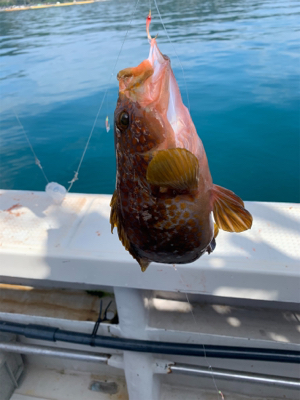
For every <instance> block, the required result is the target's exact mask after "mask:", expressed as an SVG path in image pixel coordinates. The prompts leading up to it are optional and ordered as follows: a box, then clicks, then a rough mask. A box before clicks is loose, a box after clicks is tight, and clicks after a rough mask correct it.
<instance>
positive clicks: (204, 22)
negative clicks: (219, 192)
mask: <svg viewBox="0 0 300 400" xmlns="http://www.w3.org/2000/svg"><path fill="white" fill-rule="evenodd" d="M158 4H159V7H160V11H161V14H162V16H163V20H164V23H165V26H166V28H167V30H168V32H169V36H170V37H171V39H172V41H173V43H174V45H171V44H170V43H169V41H168V38H167V36H166V34H165V32H164V30H163V28H162V26H161V23H160V21H159V18H158V16H157V14H156V12H155V9H154V5H153V4H152V11H153V20H152V21H153V22H152V25H151V32H152V33H153V34H156V33H159V39H158V43H159V46H160V48H161V50H162V51H163V53H165V54H168V55H169V56H170V57H171V60H172V66H173V69H174V71H175V75H176V77H177V80H178V83H179V85H180V88H181V91H182V95H183V100H184V102H185V104H188V99H187V95H186V90H185V84H184V79H183V74H182V71H181V67H180V63H179V61H178V58H177V56H176V54H175V50H174V48H175V49H176V53H177V54H178V56H179V59H180V61H181V64H182V66H183V69H184V72H185V81H186V87H187V92H188V95H189V103H190V110H191V115H192V118H193V121H194V123H195V125H196V129H197V131H198V134H199V135H200V137H201V139H202V141H203V143H204V146H205V149H206V152H207V155H208V160H209V164H210V168H211V172H212V176H213V179H214V182H215V183H217V184H219V185H221V186H225V187H227V188H230V189H232V190H234V191H235V192H236V193H237V194H239V195H240V196H242V197H243V198H244V199H246V200H259V201H286V202H298V201H299V153H300V149H299V105H300V96H299V58H300V57H299V54H300V52H299V50H300V49H299V36H300V35H299V24H298V22H299V15H300V2H299V1H287V0H275V1H268V0H256V1H254V0H248V1H244V0H235V1H230V0H227V1H225V0H223V1H222V0H220V1H214V0H203V1H199V0H194V1H193V0H186V1H184V2H183V1H180V0H178V1H170V0H158ZM134 6H135V2H133V1H126V2H124V1H117V0H113V1H104V2H99V3H94V4H86V5H82V6H79V5H77V6H71V7H59V8H49V9H38V10H28V11H19V12H11V13H0V35H1V38H0V62H1V66H0V93H1V105H0V107H1V117H0V120H1V121H0V122H1V135H0V140H1V143H0V174H1V177H0V187H1V188H2V189H24V190H43V189H44V187H45V180H44V178H43V175H42V174H41V171H39V169H38V167H37V166H36V165H35V164H34V159H33V156H32V154H31V152H30V149H29V146H28V144H27V142H26V139H25V137H24V134H23V133H22V130H21V129H20V127H19V126H18V123H17V120H16V117H15V115H14V112H16V113H17V115H18V116H19V118H20V120H21V122H22V124H23V125H24V128H25V130H26V132H27V134H28V136H29V138H30V141H31V143H32V145H33V148H34V150H35V152H36V154H37V156H38V158H39V159H40V161H41V163H42V165H43V167H44V171H45V173H46V175H47V176H48V178H49V180H50V181H57V182H59V183H61V184H63V185H65V186H67V184H68V181H70V180H71V179H72V177H73V175H74V171H75V170H76V169H77V166H78V163H79V161H80V157H81V155H82V152H83V149H84V146H85V143H86V140H87V138H88V136H89V133H90V131H91V128H92V126H93V123H94V120H95V117H96V114H97V112H98V109H99V106H100V104H101V101H102V98H103V95H104V92H105V90H106V89H107V88H108V96H107V99H106V100H105V102H104V105H103V108H102V110H101V112H100V114H99V119H98V122H97V124H96V128H95V131H94V134H93V136H92V139H91V142H90V145H89V147H88V150H87V153H86V156H85V158H84V161H83V164H82V168H81V170H80V173H79V180H78V181H77V182H76V183H75V184H74V186H73V188H72V191H74V192H82V193H112V192H113V190H114V186H115V155H114V143H113V132H112V130H111V131H110V132H109V133H107V132H106V130H105V117H106V115H107V114H108V115H109V118H110V120H111V121H112V119H113V111H114V108H115V103H116V100H117V80H116V73H117V72H118V71H119V70H120V69H121V68H125V67H129V66H134V65H137V64H139V63H140V62H141V61H142V60H143V59H144V58H146V57H147V55H148V51H149V45H148V42H147V39H146V35H145V17H146V15H147V13H148V9H149V3H148V2H141V4H139V5H138V7H137V10H136V12H135V14H134V18H133V22H132V25H131V27H130V29H129V32H128V35H127V37H126V40H125V43H124V46H123V49H122V52H121V55H120V58H119V60H118V63H117V67H116V69H115V71H114V72H113V74H112V70H113V67H114V65H115V63H116V59H117V56H118V54H119V51H120V48H121V45H122V42H123V40H124V37H125V35H126V31H127V29H128V26H129V22H130V19H131V15H132V12H133V10H134Z"/></svg>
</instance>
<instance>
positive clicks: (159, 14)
mask: <svg viewBox="0 0 300 400" xmlns="http://www.w3.org/2000/svg"><path fill="white" fill-rule="evenodd" d="M154 4H155V8H156V10H157V13H158V16H159V19H160V22H161V24H162V26H163V28H164V31H165V33H166V35H167V37H168V40H169V42H170V44H171V46H172V47H173V50H174V52H175V54H176V57H177V59H178V62H179V65H180V68H181V71H182V75H183V80H184V85H185V90H186V96H187V102H188V110H189V111H190V100H189V94H188V90H187V83H186V79H185V73H184V69H183V66H182V64H181V61H180V58H179V56H178V54H177V51H176V49H175V46H174V44H173V42H172V40H171V38H170V36H169V34H168V31H167V28H166V27H165V24H164V22H163V19H162V16H161V13H160V11H159V8H158V5H157V1H156V0H154ZM174 269H175V271H177V269H176V267H175V266H174ZM179 278H180V280H181V282H182V283H183V284H184V282H183V280H182V278H181V276H180V275H179ZM185 296H186V299H187V302H188V304H189V305H190V307H191V313H192V316H193V319H194V322H195V325H196V326H197V321H196V318H195V315H194V313H193V309H192V306H191V303H190V301H189V298H188V295H187V293H185ZM203 350H204V359H205V362H206V364H207V366H208V369H209V370H210V371H211V373H212V380H213V383H214V386H215V389H216V391H217V393H218V397H219V395H220V396H221V399H222V400H224V395H223V393H222V392H221V391H220V390H219V389H218V386H217V383H216V380H215V377H214V373H213V368H212V366H211V365H210V364H209V362H208V360H207V356H206V350H205V346H204V344H203Z"/></svg>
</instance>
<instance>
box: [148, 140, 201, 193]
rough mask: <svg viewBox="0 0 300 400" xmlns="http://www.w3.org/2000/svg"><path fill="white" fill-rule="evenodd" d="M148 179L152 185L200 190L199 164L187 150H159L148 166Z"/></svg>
mask: <svg viewBox="0 0 300 400" xmlns="http://www.w3.org/2000/svg"><path fill="white" fill-rule="evenodd" d="M146 178H147V181H148V182H149V183H150V184H152V185H156V186H160V187H166V188H172V189H175V190H179V191H180V190H183V191H185V190H188V191H192V190H195V189H197V188H198V182H199V162H198V159H197V157H196V156H195V155H194V154H193V153H191V152H190V151H188V150H186V149H181V148H174V149H168V150H158V151H157V153H156V154H155V155H154V157H153V159H152V160H151V161H150V163H149V165H148V168H147V175H146Z"/></svg>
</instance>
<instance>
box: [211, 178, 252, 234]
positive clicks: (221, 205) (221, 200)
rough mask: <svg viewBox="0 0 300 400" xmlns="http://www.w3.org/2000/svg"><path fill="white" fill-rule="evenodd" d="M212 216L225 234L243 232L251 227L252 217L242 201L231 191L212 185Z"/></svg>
mask: <svg viewBox="0 0 300 400" xmlns="http://www.w3.org/2000/svg"><path fill="white" fill-rule="evenodd" d="M212 193H213V214H214V219H215V222H216V224H217V225H218V227H219V228H220V229H223V230H224V231H227V232H243V231H246V230H247V229H250V228H251V226H252V221H253V218H252V215H251V214H250V213H249V211H247V210H246V209H245V208H244V202H243V200H242V199H241V198H240V197H238V196H237V195H236V194H235V193H233V192H232V191H231V190H228V189H225V188H223V187H221V186H218V185H213V189H212Z"/></svg>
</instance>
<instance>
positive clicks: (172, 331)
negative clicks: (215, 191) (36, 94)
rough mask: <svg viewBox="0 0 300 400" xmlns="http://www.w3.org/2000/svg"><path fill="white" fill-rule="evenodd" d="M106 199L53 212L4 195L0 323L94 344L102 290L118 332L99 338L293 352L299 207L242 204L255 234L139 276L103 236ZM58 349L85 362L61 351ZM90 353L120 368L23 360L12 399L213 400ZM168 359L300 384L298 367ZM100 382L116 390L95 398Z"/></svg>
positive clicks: (233, 387)
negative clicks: (42, 328) (79, 335)
mask: <svg viewBox="0 0 300 400" xmlns="http://www.w3.org/2000/svg"><path fill="white" fill-rule="evenodd" d="M110 197H111V196H106V195H86V194H68V195H67V196H66V198H65V200H64V201H63V203H62V204H61V205H56V204H54V203H53V202H52V200H51V199H50V198H49V197H48V195H47V194H46V193H44V192H24V191H3V190H2V191H0V227H1V229H0V283H2V286H1V285H0V320H1V319H2V320H6V321H11V322H18V323H26V324H28V323H35V324H43V325H49V326H55V327H58V328H61V329H69V330H75V331H80V332H88V333H90V332H91V331H92V329H93V326H94V322H93V321H95V319H96V318H97V310H98V308H99V301H100V300H99V298H97V296H95V299H93V298H91V297H90V295H88V294H87V293H85V290H87V289H89V290H107V291H108V292H110V293H113V292H114V299H115V303H114V304H115V305H114V306H113V307H116V308H117V310H118V316H119V323H118V324H114V325H111V324H107V323H102V324H101V325H100V327H99V331H98V333H99V334H103V335H111V336H119V337H127V338H133V339H134V338H136V339H149V340H160V341H172V342H180V343H204V344H217V345H228V346H246V347H247V346H248V347H262V348H273V349H286V350H299V348H300V344H299V341H300V340H299V338H300V335H299V333H300V324H299V321H300V313H299V312H297V307H298V306H299V300H300V267H299V266H300V205H299V204H285V203H260V202H246V207H247V209H248V210H249V211H250V212H251V213H252V215H253V218H254V224H253V227H252V229H251V230H250V231H247V232H244V233H242V234H231V233H226V232H222V231H221V232H220V233H219V235H218V237H217V247H216V249H215V251H214V252H213V253H212V254H211V255H204V256H203V257H201V258H200V259H199V260H197V261H196V262H194V263H192V264H187V265H166V264H157V263H153V264H151V265H150V266H149V268H148V269H147V271H146V272H145V273H142V272H141V271H140V268H139V266H138V264H137V263H136V261H135V260H133V259H132V257H131V256H130V254H129V253H128V252H126V251H125V250H124V248H123V246H122V245H121V243H120V242H119V240H118V236H117V233H116V232H114V234H113V235H112V234H111V232H110V224H109V214H110V207H109V202H110ZM7 284H12V285H28V286H32V287H34V288H33V289H32V288H28V290H27V291H26V290H23V291H21V290H14V289H18V287H15V288H10V287H9V286H7ZM35 288H38V289H35ZM62 288H64V290H62ZM66 288H67V289H70V290H69V292H68V291H67V290H65V289H66ZM13 292H14V293H13ZM18 299H19V300H18ZM18 301H19V303H18ZM106 302H108V299H107V298H106V299H105V301H104V303H105V304H106ZM19 340H20V341H22V342H24V343H31V344H42V345H49V343H45V342H39V341H37V340H32V339H26V338H22V337H20V338H19ZM53 346H54V347H55V346H58V347H60V348H62V347H65V348H70V347H75V348H77V349H79V350H85V351H91V349H87V348H83V346H71V345H68V344H63V345H62V343H58V344H56V343H55V344H53ZM97 351H102V352H108V353H111V354H121V355H122V357H123V361H122V366H120V365H119V366H117V368H112V366H107V365H106V366H105V367H103V366H101V365H97V364H96V365H95V364H93V365H92V364H88V363H82V362H75V363H74V362H72V361H70V360H65V361H62V360H54V359H53V358H46V357H43V356H33V355H28V356H26V357H25V358H24V359H25V367H26V368H25V374H24V378H23V381H21V385H20V387H19V388H17V389H16V390H15V392H14V394H13V396H12V397H11V399H12V400H33V399H40V400H69V399H72V400H82V399H91V400H92V399H94V398H95V399H96V398H97V399H99V400H100V399H101V400H106V399H112V400H113V399H124V400H127V399H130V400H142V399H143V400H169V399H172V400H177V399H178V400H179V399H180V400H181V399H182V398H186V399H187V400H196V399H197V400H212V399H214V400H216V399H217V398H218V394H217V392H216V388H215V386H214V380H213V378H212V377H209V378H199V377H197V378H195V377H190V376H181V375H175V374H174V375H173V374H166V375H163V376H161V375H160V377H159V379H158V375H157V374H156V373H154V372H153V365H154V364H153V363H154V362H156V361H157V360H161V356H160V355H156V356H152V355H148V354H140V353H132V352H128V351H127V352H126V351H124V352H123V353H122V352H121V353H120V352H114V351H113V352H111V351H109V350H105V349H99V350H97ZM0 355H1V353H0ZM153 357H154V358H153ZM155 357H156V358H155ZM163 358H164V359H165V358H166V359H167V361H168V362H179V363H180V362H181V363H186V364H193V365H196V366H202V367H208V366H209V365H212V367H213V368H221V369H228V370H238V371H244V372H249V373H259V374H270V375H277V376H282V377H286V378H291V379H295V378H296V377H297V376H298V375H299V368H298V366H297V365H296V364H294V365H293V364H280V363H277V364H276V363H270V362H259V361H254V362H251V361H246V360H244V361H243V360H225V359H211V360H206V359H201V358H196V357H183V356H177V357H175V356H174V357H172V356H166V357H163ZM118 368H119V369H118ZM123 369H124V372H123ZM105 380H108V381H112V380H113V382H115V383H117V386H118V391H117V393H116V394H105V393H103V392H101V393H100V392H97V391H93V390H91V383H92V382H93V381H101V382H105ZM158 382H159V384H158ZM217 385H218V389H220V390H222V392H223V394H224V399H225V400H228V399H231V400H246V399H248V398H249V399H250V398H251V399H252V400H254V399H255V400H262V399H264V400H266V399H275V398H277V399H297V398H298V394H299V393H297V391H295V390H291V389H288V390H287V389H284V388H275V387H274V388H272V387H264V386H263V385H256V384H252V383H251V384H250V383H245V384H241V383H238V382H230V381H223V380H222V379H218V380H217ZM244 396H246V397H244ZM247 396H248V397H247ZM0 399H1V396H0ZM219 399H221V395H219ZM219 399H218V400H219Z"/></svg>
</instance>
